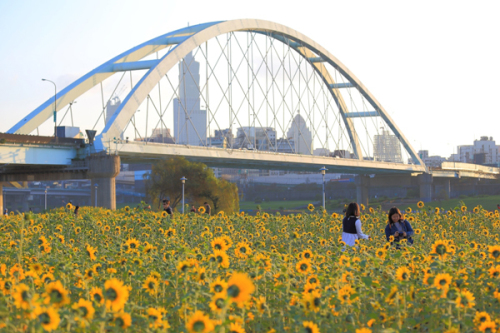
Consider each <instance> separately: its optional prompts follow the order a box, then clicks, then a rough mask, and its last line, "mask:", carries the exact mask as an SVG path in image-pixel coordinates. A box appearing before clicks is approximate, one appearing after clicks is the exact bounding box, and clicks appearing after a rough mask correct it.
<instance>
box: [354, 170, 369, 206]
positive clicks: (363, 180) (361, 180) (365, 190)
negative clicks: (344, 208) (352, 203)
mask: <svg viewBox="0 0 500 333" xmlns="http://www.w3.org/2000/svg"><path fill="white" fill-rule="evenodd" d="M354 181H355V183H356V201H357V203H358V204H359V205H361V204H363V205H365V207H368V198H369V194H370V192H369V191H370V176H367V175H358V176H356V178H355V179H354Z"/></svg>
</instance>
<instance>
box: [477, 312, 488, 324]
mask: <svg viewBox="0 0 500 333" xmlns="http://www.w3.org/2000/svg"><path fill="white" fill-rule="evenodd" d="M487 321H491V317H490V315H489V314H488V313H487V312H484V311H483V312H477V311H476V316H475V317H474V322H475V323H476V325H478V326H479V325H481V324H482V323H484V322H487Z"/></svg>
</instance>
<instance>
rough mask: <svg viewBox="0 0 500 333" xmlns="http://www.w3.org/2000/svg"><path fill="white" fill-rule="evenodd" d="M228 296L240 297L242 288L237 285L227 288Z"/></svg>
mask: <svg viewBox="0 0 500 333" xmlns="http://www.w3.org/2000/svg"><path fill="white" fill-rule="evenodd" d="M227 294H228V295H229V296H230V297H233V298H235V297H238V295H239V294H240V288H239V287H238V286H237V285H232V286H230V287H229V288H227Z"/></svg>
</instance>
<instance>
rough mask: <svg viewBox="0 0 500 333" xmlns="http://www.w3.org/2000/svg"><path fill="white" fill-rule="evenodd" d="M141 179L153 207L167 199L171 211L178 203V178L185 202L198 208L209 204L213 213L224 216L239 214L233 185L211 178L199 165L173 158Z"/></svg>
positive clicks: (236, 195) (205, 168)
mask: <svg viewBox="0 0 500 333" xmlns="http://www.w3.org/2000/svg"><path fill="white" fill-rule="evenodd" d="M144 177H145V182H146V192H147V194H148V197H149V200H150V201H151V202H153V204H155V205H160V203H161V200H163V199H165V198H167V197H170V205H171V206H172V207H173V208H175V207H176V206H177V205H178V204H179V202H180V201H181V200H182V183H181V180H180V179H181V178H182V177H186V178H187V179H188V180H187V181H186V185H185V192H184V195H185V198H188V200H190V201H195V202H196V203H197V204H198V205H201V204H203V202H204V201H207V202H209V203H210V204H211V207H212V208H213V209H212V211H213V213H217V212H218V211H220V210H224V212H225V213H227V214H231V213H233V212H238V211H239V199H238V188H237V186H236V185H235V184H232V183H229V182H227V181H225V180H219V179H217V178H215V176H214V173H213V171H212V169H210V168H209V167H207V166H206V165H205V164H203V163H195V162H189V161H188V160H186V159H185V158H184V157H174V158H170V159H168V160H163V161H160V162H158V163H156V164H154V165H153V167H152V170H151V173H150V174H146V175H145V176H144Z"/></svg>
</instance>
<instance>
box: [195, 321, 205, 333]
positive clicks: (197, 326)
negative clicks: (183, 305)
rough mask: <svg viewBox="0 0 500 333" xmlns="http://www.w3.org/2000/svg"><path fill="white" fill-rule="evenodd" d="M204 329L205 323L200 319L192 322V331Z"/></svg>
mask: <svg viewBox="0 0 500 333" xmlns="http://www.w3.org/2000/svg"><path fill="white" fill-rule="evenodd" d="M204 330H205V323H204V322H203V321H201V320H198V321H195V322H194V324H193V331H195V332H203V331H204Z"/></svg>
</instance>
